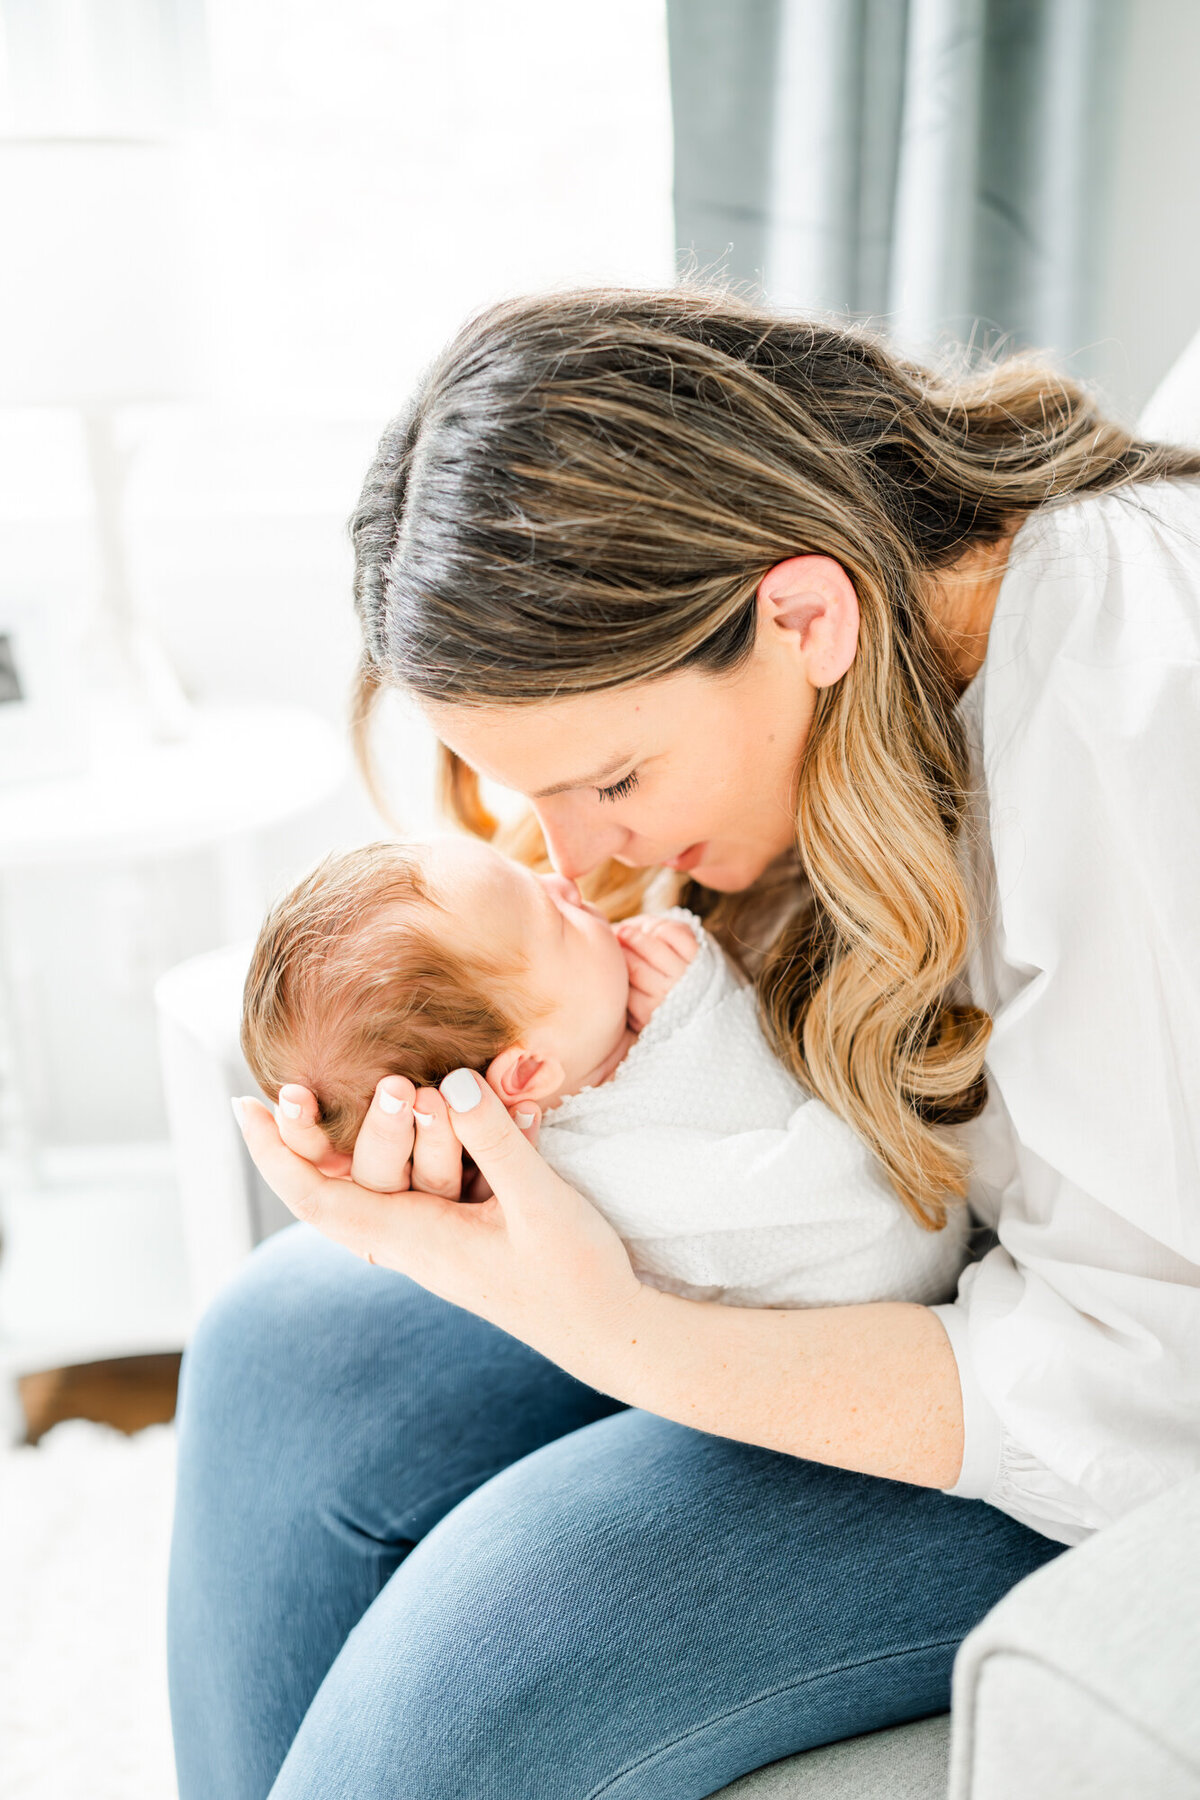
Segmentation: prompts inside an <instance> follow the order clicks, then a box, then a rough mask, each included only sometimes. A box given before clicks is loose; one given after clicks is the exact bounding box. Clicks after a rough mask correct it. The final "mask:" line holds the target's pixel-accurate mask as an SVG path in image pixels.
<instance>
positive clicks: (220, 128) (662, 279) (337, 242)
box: [0, 0, 1200, 1796]
mask: <svg viewBox="0 0 1200 1800" xmlns="http://www.w3.org/2000/svg"><path fill="white" fill-rule="evenodd" d="M1198 77H1200V6H1197V5H1196V4H1195V0H670V3H669V4H664V3H663V0H605V4H604V5H602V6H598V5H584V4H581V3H579V0H510V3H509V4H506V5H503V6H501V5H496V4H494V0H421V3H418V0H336V3H335V0H286V3H285V0H0V254H2V255H3V279H2V281H0V908H2V911H0V927H2V930H3V940H2V946H0V948H2V955H0V1007H2V1012H0V1020H2V1028H0V1124H2V1127H3V1146H2V1151H0V1157H2V1160H0V1196H2V1199H3V1215H2V1217H3V1228H4V1245H3V1252H2V1255H0V1394H2V1395H3V1396H4V1397H5V1403H6V1405H7V1417H8V1420H9V1423H10V1425H11V1431H12V1433H13V1434H14V1435H19V1434H20V1433H21V1432H22V1431H23V1430H24V1421H23V1419H22V1416H21V1414H20V1411H19V1408H18V1405H17V1402H16V1389H15V1385H14V1378H15V1377H17V1376H24V1377H28V1376H31V1375H37V1374H38V1373H39V1372H44V1371H47V1370H51V1369H54V1370H58V1369H61V1368H63V1367H65V1366H75V1365H85V1364H89V1365H90V1364H94V1363H96V1362H97V1361H100V1360H103V1359H111V1358H117V1357H120V1358H124V1357H130V1356H135V1355H138V1354H141V1353H157V1354H159V1355H162V1354H169V1353H173V1352H176V1351H177V1350H178V1349H179V1348H180V1347H181V1346H182V1345H183V1343H184V1341H185V1339H186V1335H187V1332H188V1330H189V1329H190V1325H191V1322H192V1320H193V1318H194V1316H195V1311H196V1308H197V1306H198V1305H199V1304H201V1303H202V1302H203V1300H204V1299H206V1298H207V1296H208V1295H209V1294H210V1293H211V1292H212V1291H213V1290H214V1288H215V1286H216V1285H218V1284H219V1281H220V1280H221V1279H223V1278H224V1276H225V1275H226V1274H227V1273H228V1272H229V1271H230V1269H231V1268H232V1267H234V1266H236V1263H237V1261H238V1260H239V1258H240V1257H241V1256H242V1255H244V1254H245V1252H246V1250H248V1248H249V1247H250V1245H251V1244H252V1242H253V1241H254V1240H255V1239H256V1238H257V1237H258V1236H260V1235H261V1234H262V1232H263V1231H265V1230H266V1229H268V1228H270V1227H271V1226H272V1225H274V1224H275V1223H277V1216H276V1215H275V1214H274V1213H272V1212H271V1210H270V1207H269V1204H268V1203H267V1202H266V1201H265V1200H264V1198H263V1196H262V1195H261V1193H259V1192H258V1191H257V1190H255V1189H254V1188H253V1186H252V1184H251V1183H250V1182H249V1179H248V1172H247V1170H246V1168H245V1166H244V1163H243V1162H242V1160H241V1150H240V1145H239V1144H238V1143H237V1141H236V1139H235V1137H234V1135H233V1130H232V1124H231V1121H230V1120H229V1118H228V1109H227V1107H226V1106H225V1100H224V1096H225V1095H226V1094H227V1092H228V1091H229V1084H230V1082H231V1081H233V1080H234V1079H235V1078H236V1077H237V1074H238V1071H237V1069H236V1066H235V1061H234V1060H233V1058H234V1052H233V1049H232V1046H233V1044H234V1041H235V1038H236V1028H237V1017H236V1009H237V981H236V979H235V977H236V975H237V970H238V966H239V965H238V956H239V955H242V956H243V957H244V951H242V950H239V949H238V946H239V945H242V944H244V941H245V939H246V938H247V937H248V936H249V935H252V933H253V930H254V926H255V922H256V920H257V918H258V916H259V912H260V910H261V907H262V905H263V903H264V901H265V900H266V899H267V898H268V897H269V896H270V895H271V894H272V893H274V892H276V891H278V890H279V889H280V887H281V886H282V885H283V884H285V883H286V882H288V881H290V880H292V879H294V878H295V876H296V875H297V874H298V873H299V872H300V871H301V870H302V869H303V868H304V867H306V866H307V865H309V864H310V863H311V862H312V861H313V860H314V859H315V858H316V857H317V856H318V855H320V854H321V853H323V852H324V851H326V850H328V849H330V848H334V847H337V846H339V845H343V844H346V843H350V842H355V841H361V840H362V839H364V838H366V837H369V836H372V835H375V834H377V833H378V832H379V831H381V830H383V829H385V828H386V827H385V826H384V825H383V824H382V823H381V821H380V820H379V818H378V817H377V815H375V813H374V812H373V810H372V808H371V806H370V803H369V802H368V800H367V798H366V795H365V793H364V791H363V789H362V787H361V785H360V783H359V781H358V779H357V777H356V776H355V774H354V772H353V771H352V769H351V768H350V766H349V761H348V758H347V756H346V752H345V730H344V720H345V710H346V701H347V694H348V688H349V683H350V678H351V673H352V669H353V665H354V661H355V653H356V643H355V630H354V622H353V616H352V612H351V607H350V599H349V593H350V559H349V553H348V544H347V536H346V527H345V522H346V519H347V516H348V514H349V512H350V510H351V508H352V506H353V503H354V501H355V498H356V495H357V492H358V487H359V484H360V481H361V478H362V476H363V473H364V471H365V469H366V466H367V463H368V461H369V459H370V456H371V453H372V450H373V447H374V444H375V441H376V439H377V437H378V435H379V432H380V430H381V428H382V426H383V424H384V423H385V422H386V420H387V419H388V418H389V417H390V416H391V415H392V414H393V413H394V412H395V411H396V410H398V408H399V407H400V405H401V404H402V402H403V401H404V398H405V396H406V394H407V392H408V390H409V389H410V387H411V385H412V383H413V381H414V379H415V378H416V376H417V375H418V373H419V371H420V370H421V368H422V366H423V365H424V364H425V363H426V362H427V361H428V359H429V358H430V357H431V356H432V355H433V353H434V352H435V351H436V350H437V349H438V348H439V347H440V345H441V344H442V343H443V342H444V340H445V339H446V338H447V337H448V336H449V335H450V333H451V332H452V331H453V330H454V329H455V327H456V326H457V325H458V324H459V322H460V321H461V320H462V319H463V318H464V317H465V316H467V315H468V314H469V313H471V312H472V311H473V310H474V309H476V308H477V307H479V306H481V305H483V304H485V303H487V302H489V301H491V300H494V299H496V298H498V297H501V296H504V295H510V294H514V293H519V292H522V291H525V290H529V289H536V288H545V287H559V286H565V285H573V284H578V283H598V282H604V283H621V284H631V285H638V286H641V285H651V284H662V283H667V282H670V281H671V280H673V279H674V278H675V276H676V274H677V272H684V273H689V272H690V273H692V274H696V273H699V274H701V275H708V276H714V277H715V276H718V275H725V276H728V277H729V278H731V279H733V280H734V281H736V282H737V283H738V284H739V285H740V286H741V287H742V288H743V290H745V291H753V292H757V293H762V294H765V296H766V298H767V299H768V300H770V301H772V302H773V303H775V304H777V305H781V306H785V307H789V308H793V309H797V310H805V309H810V310H811V309H825V310H830V311H848V312H850V313H853V314H854V315H856V316H870V317H873V318H875V319H876V320H877V321H878V322H879V323H881V324H882V325H884V326H885V327H886V328H887V329H889V330H890V331H892V333H893V334H894V336H895V337H896V339H897V340H898V341H899V342H900V343H901V344H903V345H904V347H905V348H906V349H909V350H912V351H913V352H916V353H920V352H921V351H923V350H929V349H931V348H933V347H935V346H936V345H938V344H939V343H945V342H947V341H950V342H959V343H965V344H974V345H978V346H985V347H986V346H996V345H1003V344H1005V343H1018V344H1033V345H1036V346H1038V347H1042V348H1045V349H1048V350H1050V351H1052V352H1053V353H1054V354H1055V355H1056V356H1057V357H1058V358H1059V359H1060V360H1061V361H1062V362H1063V363H1064V364H1065V365H1066V366H1068V367H1069V368H1071V369H1072V370H1073V371H1074V372H1075V373H1077V374H1080V375H1082V376H1083V377H1085V378H1086V379H1088V380H1091V381H1093V382H1095V383H1096V384H1098V385H1099V387H1100V388H1101V389H1102V390H1103V392H1104V393H1105V394H1106V395H1107V397H1108V400H1109V402H1110V404H1111V406H1112V408H1113V409H1114V410H1115V411H1116V412H1117V413H1119V414H1120V415H1121V416H1122V417H1123V418H1126V419H1130V420H1132V419H1134V418H1135V417H1137V415H1138V413H1139V411H1140V410H1141V409H1142V407H1143V406H1144V405H1145V404H1146V402H1147V401H1148V399H1149V398H1150V396H1151V395H1152V393H1153V391H1154V389H1155V387H1156V384H1157V383H1158V382H1159V380H1160V378H1161V377H1162V375H1163V374H1164V372H1165V371H1166V370H1167V369H1168V367H1169V366H1170V365H1171V364H1172V363H1173V362H1174V360H1175V359H1176V357H1177V356H1178V355H1179V353H1180V352H1181V351H1182V350H1183V348H1184V346H1185V345H1186V344H1187V342H1188V341H1189V339H1190V338H1191V337H1192V335H1193V333H1194V332H1195V331H1196V330H1197V328H1198V327H1200V230H1198V229H1197V223H1198V221H1197V218H1196V201H1195V195H1196V192H1197V185H1198V176H1200V108H1198V107H1197V105H1196V101H1195V94H1196V90H1197V80H1198ZM383 755H384V762H385V764H386V770H387V784H388V789H389V794H390V798H391V804H392V807H393V809H394V812H395V815H396V816H397V817H398V818H399V819H400V820H401V821H402V822H403V823H404V824H405V825H408V826H412V827H414V828H417V829H421V828H427V827H428V826H429V824H430V823H431V821H432V819H433V811H432V799H431V783H430V771H431V755H430V746H429V744H428V742H427V740H426V738H425V736H424V734H423V733H422V731H421V730H420V728H419V726H418V725H417V723H416V722H415V721H414V720H413V719H412V718H410V717H409V716H408V715H407V713H406V712H405V710H404V708H403V707H402V706H400V705H397V706H396V707H394V708H393V709H392V712H391V714H390V716H389V718H388V719H387V721H386V722H385V733H384V740H383ZM231 947H232V948H231ZM197 959H201V960H199V961H197ZM222 1108H224V1111H222ZM27 1391H28V1390H27ZM2 1608H3V1600H2V1599H0V1610H2ZM11 1629H12V1627H11V1626H10V1631H11ZM0 1633H2V1628H0ZM13 1641H15V1640H13ZM4 1647H5V1641H4V1640H3V1637H2V1635H0V1663H2V1662H3V1657H4ZM9 1650H10V1651H12V1641H10V1642H9ZM13 1654H16V1652H15V1651H13ZM27 1703H28V1694H27V1693H26V1694H25V1699H24V1702H23V1704H27ZM26 1748H27V1749H28V1745H27V1746H26ZM159 1749H160V1750H161V1745H160V1746H159ZM35 1751H36V1746H35V1747H34V1749H33V1750H30V1751H29V1755H30V1758H31V1761H30V1767H31V1768H32V1767H33V1766H34V1765H35V1764H37V1762H38V1756H39V1755H40V1754H41V1753H40V1752H37V1753H36V1754H35ZM23 1753H24V1752H23ZM155 1754H158V1752H155ZM156 1767H157V1765H156ZM36 1779H37V1778H36V1777H35V1776H34V1775H30V1776H29V1784H27V1785H25V1786H20V1787H16V1786H14V1787H12V1788H11V1789H9V1788H6V1787H5V1776H4V1775H3V1774H2V1773H0V1796H3V1795H5V1794H7V1793H9V1792H11V1793H12V1794H14V1795H15V1794H16V1793H18V1792H19V1793H20V1794H22V1795H26V1794H28V1795H34V1794H41V1793H43V1792H44V1793H46V1794H50V1793H52V1792H66V1791H71V1790H68V1789H66V1788H61V1789H52V1788H51V1787H49V1786H46V1787H41V1786H37V1785H36ZM163 1779H164V1778H163V1777H162V1775H161V1770H160V1771H159V1773H158V1774H157V1775H155V1776H154V1778H153V1779H150V1778H147V1784H145V1785H143V1786H137V1785H136V1784H135V1785H134V1786H131V1787H130V1788H129V1789H128V1790H125V1789H122V1790H121V1791H122V1792H123V1793H124V1792H126V1791H128V1793H129V1794H134V1793H136V1794H138V1795H141V1794H142V1793H143V1792H144V1793H146V1794H150V1793H154V1794H158V1793H160V1792H161V1793H165V1792H166V1791H167V1790H166V1789H165V1788H163V1787H162V1786H161V1781H162V1780H163ZM155 1781H158V1782H159V1783H160V1785H158V1786H155V1785H154V1782H155ZM80 1791H83V1790H80ZM91 1791H92V1792H95V1793H99V1792H100V1790H99V1789H94V1790H91ZM113 1791H114V1792H116V1791H117V1790H116V1789H114V1790H113Z"/></svg>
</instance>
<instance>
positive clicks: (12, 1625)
mask: <svg viewBox="0 0 1200 1800" xmlns="http://www.w3.org/2000/svg"><path fill="white" fill-rule="evenodd" d="M174 1463H175V1441H174V1435H173V1433H172V1430H171V1428H170V1426H168V1425H156V1426H153V1427H151V1429H150V1430H148V1431H142V1432H139V1433H138V1434H137V1436H136V1437H132V1438H126V1437H122V1436H121V1435H120V1433H119V1432H116V1431H110V1430H109V1429H108V1427H107V1426H104V1425H88V1424H84V1423H83V1422H82V1421H80V1420H71V1421H70V1422H68V1423H67V1424H65V1425H57V1426H55V1428H54V1430H53V1431H51V1432H49V1433H47V1435H46V1436H45V1437H44V1438H43V1439H42V1441H41V1443H40V1444H38V1445H37V1446H36V1448H32V1449H31V1448H28V1447H24V1448H21V1449H14V1450H6V1451H3V1452H0V1800H176V1790H175V1778H174V1771H173V1767H172V1761H171V1733H170V1725H169V1722H168V1717H167V1681H166V1649H165V1611H166V1574H167V1545H168V1540H169V1535H170V1527H171V1495H172V1488H173V1483H174V1472H175V1470H174Z"/></svg>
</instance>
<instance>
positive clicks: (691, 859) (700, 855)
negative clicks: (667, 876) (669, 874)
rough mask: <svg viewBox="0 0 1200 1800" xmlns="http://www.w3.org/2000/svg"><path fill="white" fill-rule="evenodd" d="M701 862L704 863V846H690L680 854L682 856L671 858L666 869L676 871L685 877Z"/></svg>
mask: <svg viewBox="0 0 1200 1800" xmlns="http://www.w3.org/2000/svg"><path fill="white" fill-rule="evenodd" d="M703 861H704V845H703V844H693V845H692V846H691V848H690V849H688V850H685V851H684V852H683V853H682V855H680V856H673V857H672V858H671V860H670V862H669V863H668V864H667V867H668V869H678V870H679V872H680V874H683V875H686V874H687V873H688V871H689V870H690V869H694V868H695V867H696V865H697V863H701V862H703Z"/></svg>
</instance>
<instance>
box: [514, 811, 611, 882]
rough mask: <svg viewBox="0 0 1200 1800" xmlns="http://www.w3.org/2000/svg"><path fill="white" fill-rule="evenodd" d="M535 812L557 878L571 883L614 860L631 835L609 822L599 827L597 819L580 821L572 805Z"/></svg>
mask: <svg viewBox="0 0 1200 1800" xmlns="http://www.w3.org/2000/svg"><path fill="white" fill-rule="evenodd" d="M534 810H535V811H536V813H537V816H538V823H539V824H540V825H541V828H542V835H543V836H544V837H545V840H546V848H547V850H548V851H549V852H550V861H551V862H552V863H553V864H554V867H555V869H556V871H557V872H558V874H559V875H561V876H562V877H563V878H564V879H565V880H567V881H570V882H574V881H577V880H578V879H579V877H580V876H582V875H587V874H589V873H590V871H591V870H592V869H595V868H598V867H599V865H600V864H601V863H602V862H604V861H605V860H606V858H608V857H610V856H615V855H616V854H617V852H618V851H619V850H620V848H621V846H622V844H623V843H624V842H625V839H626V838H627V837H628V835H629V834H628V832H626V831H625V829H624V827H623V826H620V825H617V824H610V823H608V822H607V821H605V822H604V823H603V824H599V825H598V823H597V821H596V820H594V819H588V820H586V821H585V820H583V819H581V818H579V817H578V815H577V814H576V813H575V811H574V808H573V807H572V806H571V805H570V802H568V803H567V805H563V804H562V803H561V802H558V801H556V802H555V803H554V804H547V802H545V801H543V802H542V803H541V805H539V806H537V807H535V809H534Z"/></svg>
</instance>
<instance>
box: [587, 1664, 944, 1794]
mask: <svg viewBox="0 0 1200 1800" xmlns="http://www.w3.org/2000/svg"><path fill="white" fill-rule="evenodd" d="M961 1643H962V1638H961V1637H952V1638H935V1639H933V1640H932V1642H930V1643H928V1644H910V1645H907V1646H906V1647H905V1649H903V1650H888V1651H886V1652H885V1653H884V1654H883V1655H882V1656H864V1657H861V1658H860V1659H859V1660H858V1661H857V1662H848V1663H832V1664H830V1666H829V1667H828V1668H825V1669H815V1670H813V1671H812V1672H811V1673H810V1674H808V1675H802V1676H800V1678H799V1680H797V1681H785V1682H781V1683H780V1685H779V1686H778V1687H776V1688H767V1689H765V1690H764V1692H763V1693H761V1694H755V1696H754V1697H753V1699H751V1700H743V1701H742V1703H741V1705H740V1706H733V1707H731V1708H730V1709H729V1711H728V1712H723V1713H714V1714H713V1716H712V1717H711V1718H708V1719H705V1721H704V1723H703V1724H702V1725H694V1726H693V1727H692V1729H691V1730H690V1731H685V1732H684V1733H683V1735H682V1736H681V1737H677V1738H672V1739H671V1742H670V1743H669V1744H660V1745H659V1746H658V1749H657V1750H652V1751H651V1752H650V1754H649V1755H648V1756H642V1757H639V1758H638V1760H637V1762H632V1763H629V1764H628V1765H627V1767H625V1768H623V1769H618V1770H617V1772H616V1774H615V1775H610V1776H609V1777H608V1779H607V1780H606V1781H604V1782H602V1783H601V1785H600V1786H599V1787H594V1788H590V1789H589V1790H588V1792H587V1793H586V1794H585V1795H584V1800H600V1796H601V1795H603V1794H606V1793H607V1792H608V1791H609V1790H610V1789H611V1788H612V1787H614V1786H615V1785H616V1783H617V1782H618V1781H623V1780H624V1779H625V1777H626V1776H627V1775H632V1774H633V1772H634V1770H635V1769H644V1768H646V1767H647V1766H648V1765H649V1764H650V1763H652V1762H655V1761H656V1760H657V1758H658V1757H660V1756H663V1755H665V1754H666V1753H667V1752H668V1751H670V1750H677V1749H678V1748H679V1746H680V1744H686V1743H687V1741H688V1739H689V1738H694V1737H699V1735H700V1733H701V1732H702V1731H707V1730H708V1729H709V1727H710V1726H712V1725H719V1724H721V1723H722V1721H723V1720H725V1719H735V1718H736V1717H737V1715H738V1714H739V1713H742V1712H748V1711H749V1710H750V1708H751V1707H754V1706H761V1704H762V1702H763V1701H764V1700H774V1699H775V1698H776V1697H777V1696H778V1695H779V1694H788V1693H791V1692H792V1690H793V1689H794V1688H802V1687H807V1685H808V1684H809V1682H812V1681H824V1680H825V1679H826V1677H827V1676H830V1675H844V1674H845V1673H846V1671H847V1670H849V1669H867V1668H870V1666H871V1664H872V1663H886V1662H894V1661H895V1660H896V1659H897V1658H898V1657H901V1656H916V1655H919V1654H920V1653H921V1652H922V1651H925V1650H950V1649H955V1650H956V1649H957V1648H958V1646H959V1645H960V1644H961ZM811 1747H812V1748H817V1747H818V1746H815V1745H814V1746H811Z"/></svg>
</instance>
